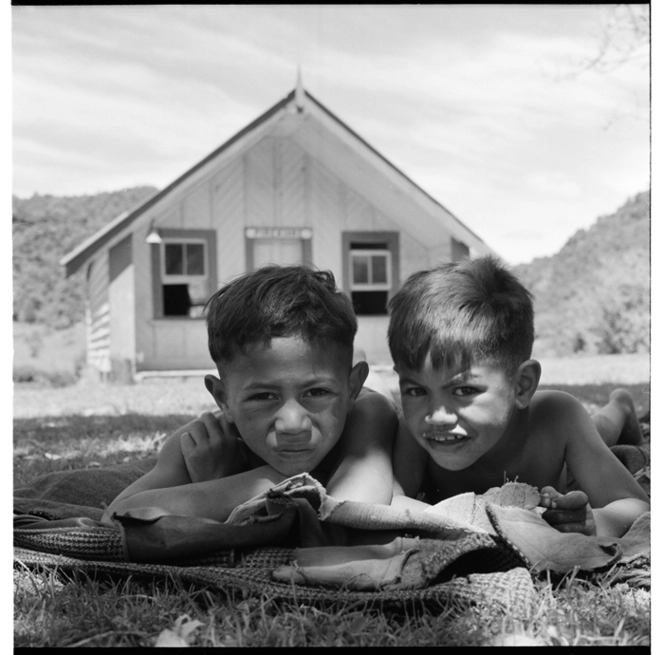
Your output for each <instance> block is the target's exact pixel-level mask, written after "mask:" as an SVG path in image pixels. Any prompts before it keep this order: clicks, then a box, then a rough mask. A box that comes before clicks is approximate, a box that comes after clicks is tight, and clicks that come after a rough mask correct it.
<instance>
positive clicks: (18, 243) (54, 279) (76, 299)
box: [12, 186, 157, 328]
mask: <svg viewBox="0 0 664 655" xmlns="http://www.w3.org/2000/svg"><path fill="white" fill-rule="evenodd" d="M156 190H157V189H155V188H154V187H147V186H145V187H136V188H133V189H124V190H122V191H111V192H105V193H98V194H94V195H83V196H52V195H39V194H35V195H33V196H32V197H31V198H24V199H22V198H18V197H16V196H13V197H12V239H13V252H14V256H13V264H14V307H13V316H14V320H15V321H23V322H26V323H39V324H42V325H46V326H49V327H51V328H66V327H71V326H72V325H74V324H75V323H76V322H78V321H80V320H81V319H82V318H83V312H84V302H83V298H84V277H83V275H84V274H83V272H82V271H80V272H78V273H76V274H75V275H73V276H71V277H70V278H68V279H65V274H64V269H63V267H62V266H60V264H59V263H58V262H59V260H60V258H61V257H62V256H63V255H64V254H65V253H67V252H68V251H69V250H71V249H72V248H74V247H75V246H77V245H78V244H80V243H81V242H82V241H84V240H85V239H86V238H88V237H89V236H90V235H92V234H93V233H94V232H96V231H97V230H98V229H100V228H101V227H103V226H104V225H105V224H106V223H108V222H109V221H110V220H112V219H114V218H115V217H116V216H118V215H119V214H121V213H122V212H123V211H126V210H129V209H131V208H133V207H134V206H136V205H137V204H139V203H140V202H141V201H142V200H144V199H145V198H146V197H147V196H149V195H152V194H153V193H154V192H155V191H156Z"/></svg>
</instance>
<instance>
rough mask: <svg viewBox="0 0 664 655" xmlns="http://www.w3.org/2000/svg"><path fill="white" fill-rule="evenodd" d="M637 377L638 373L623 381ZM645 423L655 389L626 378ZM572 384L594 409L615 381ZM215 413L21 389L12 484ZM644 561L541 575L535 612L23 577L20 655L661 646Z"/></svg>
mask: <svg viewBox="0 0 664 655" xmlns="http://www.w3.org/2000/svg"><path fill="white" fill-rule="evenodd" d="M626 377H628V376H626ZM626 381H629V382H630V384H623V385H621V386H625V387H626V388H628V389H630V391H631V392H632V393H633V395H634V396H635V399H636V402H637V408H638V411H639V413H640V414H641V413H644V412H646V411H649V409H650V402H649V401H650V397H649V387H648V385H647V383H645V382H639V380H633V379H628V380H626ZM547 386H549V387H551V386H554V387H557V388H562V389H565V390H568V391H570V392H571V393H573V394H574V395H575V396H577V397H578V398H579V399H580V400H582V402H584V404H585V405H586V407H587V408H588V409H589V410H590V411H592V410H593V409H594V408H595V407H597V406H598V405H601V404H602V403H603V402H605V400H606V399H607V398H608V393H609V391H610V390H611V389H612V388H614V387H615V382H613V381H611V382H609V383H603V382H602V381H601V380H599V381H596V382H595V383H588V384H583V385H578V386H573V387H570V386H564V385H560V384H558V385H556V384H553V383H551V381H549V384H547ZM207 409H210V401H209V397H208V396H207V392H206V391H205V389H204V387H203V385H202V382H201V381H200V380H171V381H167V382H162V381H152V382H144V383H142V384H140V385H134V386H116V385H110V386H99V385H92V384H87V385H76V386H70V387H62V388H57V389H56V388H48V387H44V388H38V387H36V386H34V385H29V384H26V385H17V386H16V387H15V394H14V483H15V485H19V484H21V483H23V482H26V481H28V480H30V479H32V478H34V477H35V476H37V475H39V474H41V473H45V472H49V471H56V470H65V469H73V468H85V467H89V468H96V467H103V466H108V465H111V464H116V463H121V462H128V461H135V460H138V459H140V458H144V457H152V456H154V455H155V454H156V453H157V451H158V449H159V446H160V443H161V440H162V438H163V437H164V436H166V435H168V434H169V433H170V432H171V431H173V430H174V429H176V428H177V427H179V426H180V425H181V424H182V423H183V422H185V421H187V420H189V419H190V418H191V417H193V416H196V415H197V414H199V413H200V412H202V411H205V410H207ZM649 573H650V572H649V568H643V563H641V567H640V566H639V565H638V563H635V564H634V565H632V566H629V567H627V566H620V567H613V568H611V569H610V570H607V571H603V572H601V573H595V574H593V575H581V574H578V573H577V574H570V575H567V576H562V577H551V576H548V577H547V576H541V577H539V578H537V579H536V587H537V590H538V601H537V603H536V606H535V607H534V608H533V611H532V613H530V614H529V615H528V616H516V615H509V614H507V615H505V614H503V613H497V612H487V611H486V609H483V608H482V607H480V606H472V605H467V604H459V603H454V602H452V603H448V604H441V605H440V606H430V605H429V606H426V607H423V606H413V605H410V606H408V607H403V608H402V609H401V610H398V611H397V610H395V609H394V608H392V609H390V610H389V611H388V610H381V608H380V607H371V606H364V605H362V606H337V605H327V606H319V605H303V604H301V603H298V602H297V600H296V599H293V600H291V601H284V600H283V599H281V600H278V599H273V598H270V597H268V596H262V597H261V596H249V597H242V595H241V594H233V593H232V592H222V591H219V590H217V589H212V588H204V587H200V586H198V587H191V586H187V585H184V584H183V583H181V582H180V581H178V580H176V579H167V580H147V579H138V578H128V579H121V580H120V579H114V578H110V577H107V576H97V577H95V578H93V577H90V576H88V575H85V574H77V575H76V576H67V575H64V574H63V573H61V572H58V571H52V570H28V569H26V568H23V567H20V566H19V567H16V568H15V570H14V640H15V641H14V645H15V647H65V646H72V647H75V646H76V647H79V646H86V647H104V646H129V647H144V646H147V647H150V646H154V645H167V644H168V643H170V644H173V645H184V644H188V645H192V646H202V647H213V646H242V647H246V646H325V645H330V646H388V647H389V646H401V647H405V646H441V645H446V646H478V645H499V644H506V643H522V644H532V643H538V644H542V645H552V646H576V645H578V646H581V645H593V646H596V645H608V646H647V645H649V644H650V629H651V626H650V616H651V614H650V574H649Z"/></svg>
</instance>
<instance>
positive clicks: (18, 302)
mask: <svg viewBox="0 0 664 655" xmlns="http://www.w3.org/2000/svg"><path fill="white" fill-rule="evenodd" d="M155 191H156V189H154V188H153V187H136V188H133V189H125V190H122V191H115V192H106V193H99V194H96V195H85V196H63V197H58V196H51V195H38V194H36V195H34V196H32V197H31V198H26V199H21V198H17V197H14V198H13V221H12V222H13V240H14V244H13V245H14V308H13V313H14V320H15V321H20V322H23V323H28V324H30V323H32V324H39V325H43V326H45V327H47V328H49V329H61V328H69V327H71V326H73V325H75V324H76V323H78V322H80V321H81V319H82V318H83V311H84V278H83V271H79V272H78V273H76V274H75V275H73V276H72V277H70V278H68V279H65V276H64V270H63V267H62V266H60V264H59V260H60V259H61V257H62V256H63V255H64V254H65V253H67V252H68V251H69V250H71V249H72V248H74V247H76V246H77V245H79V244H80V243H81V242H82V241H83V240H84V239H86V238H88V237H89V236H90V235H92V234H93V233H94V232H96V231H97V230H98V229H99V228H101V227H102V226H103V225H105V224H106V223H108V221H110V220H112V219H113V218H115V217H116V216H117V215H119V214H120V213H122V212H123V211H126V210H130V209H132V208H133V207H135V206H136V205H137V204H139V203H140V202H141V201H143V200H145V199H146V198H147V197H148V196H149V195H151V194H152V193H154V192H155ZM515 270H516V272H517V274H518V275H519V277H520V278H521V279H522V280H523V282H524V283H525V284H526V286H527V287H528V288H529V289H530V290H531V291H532V292H533V294H534V296H535V309H536V334H537V339H536V344H535V354H536V355H537V356H538V357H556V356H566V355H572V354H575V353H579V354H611V353H645V352H648V350H649V339H650V333H649V326H650V193H649V192H643V193H640V194H638V195H637V196H635V197H634V198H631V199H629V200H628V201H627V202H626V203H625V204H624V205H623V206H622V207H620V208H619V209H618V210H617V211H616V212H615V213H614V214H611V215H610V216H602V217H600V218H599V219H598V220H597V221H596V223H595V224H594V225H592V226H591V227H590V228H589V229H587V230H579V231H578V232H577V233H576V234H575V235H574V236H573V237H572V238H571V239H569V241H568V242H567V243H566V244H565V246H564V247H563V248H562V249H561V250H560V252H558V253H557V254H556V255H553V256H552V257H543V258H539V259H535V260H533V261H532V262H531V263H529V264H522V265H520V266H517V267H515Z"/></svg>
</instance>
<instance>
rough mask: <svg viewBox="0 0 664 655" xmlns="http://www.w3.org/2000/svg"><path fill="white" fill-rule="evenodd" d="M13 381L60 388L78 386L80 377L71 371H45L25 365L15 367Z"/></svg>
mask: <svg viewBox="0 0 664 655" xmlns="http://www.w3.org/2000/svg"><path fill="white" fill-rule="evenodd" d="M12 380H13V382H14V383H16V384H25V383H30V384H35V385H39V386H43V387H54V388H59V387H68V386H71V385H72V384H76V382H77V380H78V376H77V375H76V374H75V373H72V372H71V371H43V370H40V369H38V368H36V367H35V366H30V365H23V366H16V367H14V370H13V374H12Z"/></svg>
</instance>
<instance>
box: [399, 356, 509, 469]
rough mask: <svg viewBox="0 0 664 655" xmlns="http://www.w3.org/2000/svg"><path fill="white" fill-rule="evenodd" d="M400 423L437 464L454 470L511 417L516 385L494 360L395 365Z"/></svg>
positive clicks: (483, 448)
mask: <svg viewBox="0 0 664 655" xmlns="http://www.w3.org/2000/svg"><path fill="white" fill-rule="evenodd" d="M395 370H396V372H397V373H398V375H399V386H400V390H401V401H402V406H403V415H404V421H405V423H406V427H407V428H408V430H409V431H410V433H411V434H412V435H413V437H414V438H415V439H416V440H417V441H418V443H419V444H420V445H421V446H422V447H423V448H424V449H425V450H426V451H427V452H428V453H429V454H430V455H431V457H432V458H433V460H434V461H435V462H436V464H438V466H440V467H442V468H444V469H448V470H450V471H459V470H462V469H465V468H467V467H469V466H471V465H472V464H474V463H475V462H476V461H477V460H478V459H480V457H482V456H483V455H485V454H486V453H487V452H489V451H490V450H491V449H492V448H493V447H494V446H495V445H496V444H497V443H498V442H499V441H500V439H501V437H502V436H503V435H504V434H506V432H507V431H508V428H509V427H510V422H511V421H512V420H513V419H514V417H515V415H516V412H515V398H516V395H515V394H516V391H515V390H516V387H515V381H514V378H513V377H512V376H509V375H507V373H506V372H505V370H504V369H503V368H501V367H499V366H496V365H492V364H489V363H478V364H473V365H471V366H470V368H468V369H466V370H463V369H461V368H457V369H453V370H449V369H447V368H445V367H442V368H440V369H438V370H436V369H434V368H433V366H432V364H431V359H430V358H427V360H426V363H425V365H424V366H423V367H422V369H420V370H417V371H414V370H411V369H407V368H404V367H399V366H396V367H395Z"/></svg>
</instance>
